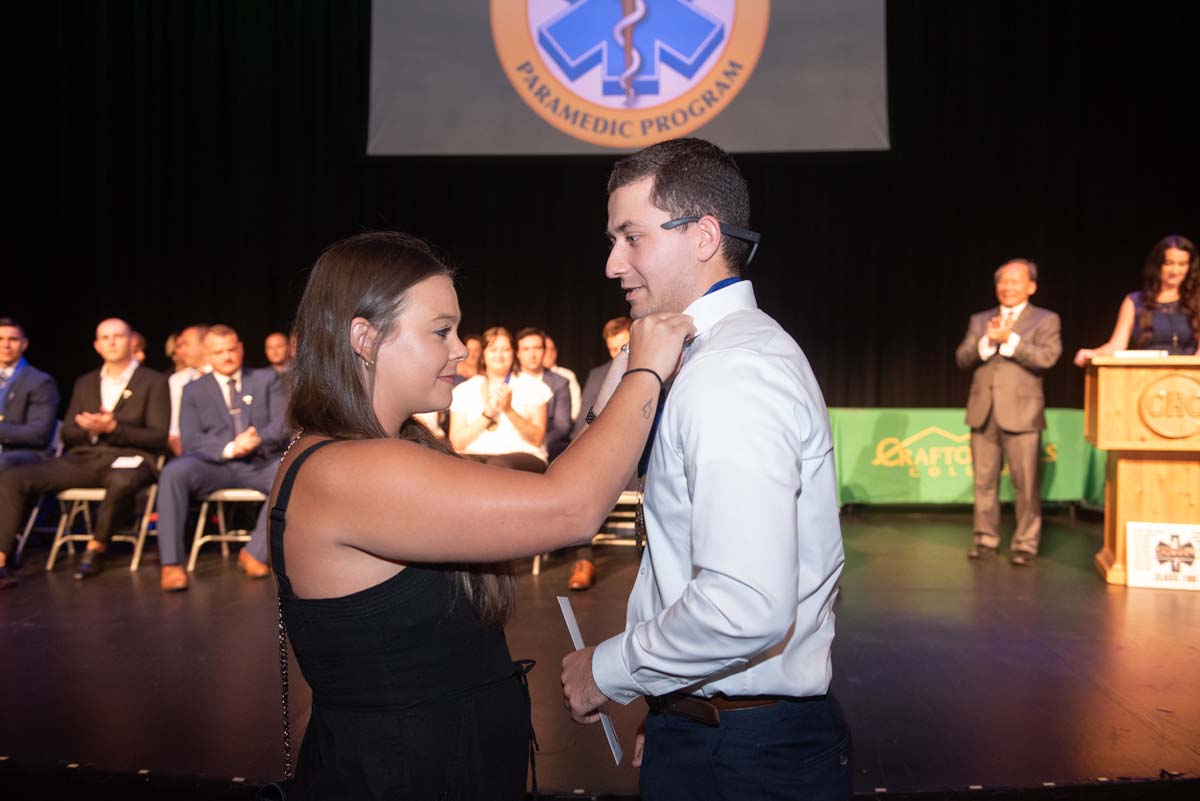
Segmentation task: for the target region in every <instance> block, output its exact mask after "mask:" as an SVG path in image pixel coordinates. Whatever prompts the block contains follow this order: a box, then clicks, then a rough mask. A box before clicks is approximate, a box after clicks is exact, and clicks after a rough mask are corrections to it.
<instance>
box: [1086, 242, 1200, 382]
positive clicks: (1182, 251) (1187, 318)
mask: <svg viewBox="0 0 1200 801" xmlns="http://www.w3.org/2000/svg"><path fill="white" fill-rule="evenodd" d="M1144 275H1145V283H1144V286H1143V288H1142V289H1141V290H1139V291H1137V292H1130V293H1129V294H1128V295H1126V296H1125V300H1123V301H1121V310H1120V311H1119V312H1117V324H1116V327H1114V328H1113V332H1112V336H1111V337H1110V338H1109V340H1108V342H1105V343H1104V344H1103V345H1101V346H1100V347H1098V348H1081V349H1080V350H1079V351H1078V352H1077V353H1076V354H1075V364H1076V365H1078V366H1079V367H1083V366H1084V365H1086V364H1087V363H1088V362H1090V361H1091V360H1092V357H1093V356H1108V355H1110V354H1111V353H1113V352H1115V351H1118V350H1126V349H1134V350H1165V351H1167V352H1168V353H1170V354H1171V355H1173V356H1175V355H1187V354H1192V353H1195V352H1196V343H1197V341H1198V340H1200V264H1198V263H1197V257H1196V246H1195V245H1193V244H1192V242H1191V240H1189V239H1187V238H1186V237H1182V236H1175V235H1172V236H1166V237H1163V238H1162V239H1160V240H1159V241H1158V242H1157V243H1156V244H1155V245H1154V247H1153V248H1151V249H1150V254H1149V255H1148V256H1146V265H1145V271H1144Z"/></svg>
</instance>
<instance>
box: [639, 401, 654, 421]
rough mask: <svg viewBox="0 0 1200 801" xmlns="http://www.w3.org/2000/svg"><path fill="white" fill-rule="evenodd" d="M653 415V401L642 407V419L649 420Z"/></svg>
mask: <svg viewBox="0 0 1200 801" xmlns="http://www.w3.org/2000/svg"><path fill="white" fill-rule="evenodd" d="M653 415H654V399H653V398H651V399H650V400H648V401H646V405H645V406H643V407H642V417H644V418H646V419H647V420H649V419H650V418H651V417H652V416H653Z"/></svg>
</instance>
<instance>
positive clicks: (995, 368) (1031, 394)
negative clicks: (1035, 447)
mask: <svg viewBox="0 0 1200 801" xmlns="http://www.w3.org/2000/svg"><path fill="white" fill-rule="evenodd" d="M999 313H1000V307H998V306H996V307H993V308H991V309H986V310H984V311H981V312H977V313H975V314H972V315H971V321H970V323H968V324H967V333H966V336H964V337H963V341H962V344H960V345H959V346H958V350H957V351H956V352H955V354H954V356H955V360H956V361H957V362H958V366H959V368H961V369H963V370H973V371H974V375H972V377H971V392H970V395H969V396H968V397H967V425H969V426H970V427H971V428H981V427H982V426H983V425H984V424H985V423H986V422H987V419H988V415H989V414H992V413H994V414H995V415H996V424H997V425H999V426H1000V428H1002V429H1004V430H1005V431H1010V432H1013V433H1021V432H1025V431H1041V430H1043V429H1044V428H1045V427H1046V416H1045V414H1044V412H1045V408H1046V400H1045V397H1044V396H1043V395H1042V374H1043V373H1045V372H1046V371H1047V370H1049V369H1050V368H1051V367H1053V366H1054V364H1055V363H1056V362H1057V361H1058V357H1059V356H1061V355H1062V336H1061V324H1060V322H1059V319H1058V315H1057V314H1055V313H1054V312H1052V311H1050V310H1048V309H1042V308H1039V307H1037V306H1034V305H1033V304H1032V303H1029V304H1027V305H1026V306H1025V309H1024V311H1022V312H1021V316H1020V317H1018V318H1017V322H1016V324H1015V325H1014V326H1013V333H1015V334H1017V335H1019V336H1020V337H1021V341H1020V342H1019V343H1018V344H1017V347H1016V350H1015V351H1013V355H1012V358H1011V359H1010V358H1007V357H1005V356H1002V355H1000V353H998V352H997V353H996V354H995V355H993V356H992V357H991V358H990V359H988V360H987V361H986V362H985V361H983V360H981V359H980V358H979V340H980V339H981V338H982V337H983V336H984V334H985V333H987V324H988V321H989V320H991V319H992V318H993V317H995V316H996V315H998V314H999Z"/></svg>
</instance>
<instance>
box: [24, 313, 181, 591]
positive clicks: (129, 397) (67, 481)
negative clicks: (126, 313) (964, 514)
mask: <svg viewBox="0 0 1200 801" xmlns="http://www.w3.org/2000/svg"><path fill="white" fill-rule="evenodd" d="M131 333H132V332H131V331H130V328H129V324H128V323H126V322H125V321H124V320H118V319H116V318H110V319H108V320H104V321H103V322H101V323H100V325H98V326H96V341H95V342H94V343H93V347H94V348H95V349H96V353H98V354H99V355H100V358H102V359H103V360H104V366H103V367H101V368H99V369H97V370H92V371H91V372H89V373H85V374H84V375H82V376H80V378H79V380H77V381H76V382H75V388H74V390H73V391H72V392H71V402H70V403H69V404H68V405H67V417H66V421H65V423H64V424H63V429H62V441H63V447H64V448H65V449H66V450H65V452H64V453H63V455H62V457H61V458H59V459H45V460H43V461H39V462H33V463H31V464H25V465H20V466H18V467H12V468H9V469H8V470H4V471H3V472H0V554H2V553H7V551H8V549H9V547H10V546H11V545H12V538H13V535H14V533H15V532H16V530H17V528H18V527H19V526H20V524H21V520H22V519H23V518H24V516H25V511H26V509H25V503H26V501H28V500H30V499H33V498H36V497H37V496H38V495H42V494H45V493H48V492H57V491H59V490H63V489H67V488H68V487H103V488H104V490H105V496H104V500H103V501H101V502H100V507H99V509H98V510H97V512H96V518H95V525H94V526H93V528H92V540H91V542H89V543H88V545H87V551H86V552H85V553H84V554H83V556H82V557H81V558H80V559H79V562H78V563H76V565H75V578H76V579H86V578H91V577H92V576H95V575H96V574H98V573H99V572H100V570H101V569H102V567H103V565H104V552H105V551H106V550H107V549H108V543H109V540H110V539H111V538H112V535H113V533H114V529H115V528H116V526H118V525H121V524H123V523H125V522H126V521H127V520H128V519H129V518H131V517H132V516H133V511H134V507H135V500H136V498H137V493H138V491H139V490H141V489H142V488H143V487H147V486H149V485H150V484H153V483H154V473H155V470H156V465H155V460H156V459H157V458H158V456H159V455H160V454H162V453H164V452H165V451H166V448H167V427H168V425H169V424H170V422H171V401H170V398H169V396H168V393H167V379H166V377H165V376H163V375H161V374H159V373H156V372H154V371H153V370H150V369H149V368H146V367H143V366H142V365H141V364H139V363H138V361H137V359H135V358H133V348H132V340H131V336H130V335H131ZM2 564H4V562H3V561H0V565H2ZM10 578H11V577H10ZM3 586H4V580H2V579H0V587H3Z"/></svg>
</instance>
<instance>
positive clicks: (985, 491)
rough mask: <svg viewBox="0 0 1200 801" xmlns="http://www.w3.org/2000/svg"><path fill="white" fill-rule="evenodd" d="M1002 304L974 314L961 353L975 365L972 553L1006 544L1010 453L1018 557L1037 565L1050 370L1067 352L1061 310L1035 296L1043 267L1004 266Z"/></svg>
mask: <svg viewBox="0 0 1200 801" xmlns="http://www.w3.org/2000/svg"><path fill="white" fill-rule="evenodd" d="M995 280H996V297H997V298H998V299H999V301H1000V307H999V308H995V307H993V308H990V309H985V310H984V311H981V312H978V313H976V314H973V315H971V321H970V323H969V324H968V325H967V334H966V336H965V337H963V341H962V344H960V345H959V346H958V351H957V352H956V353H955V359H956V361H957V362H958V366H959V367H960V368H961V369H963V370H972V371H974V374H973V375H972V377H971V392H970V395H969V397H968V399H967V425H969V426H970V427H971V460H972V462H973V464H974V471H975V522H974V528H975V537H974V544H973V545H972V546H971V549H970V550H969V551H967V556H969V557H970V558H972V559H980V558H983V557H985V556H989V555H991V554H994V553H995V552H996V550H997V549H998V548H999V547H1000V533H999V528H1000V499H999V485H1000V463H1001V458H1002V457H1006V458H1007V459H1008V467H1009V472H1010V473H1011V474H1012V481H1013V488H1014V490H1015V491H1016V499H1017V503H1016V506H1017V529H1016V531H1015V532H1014V533H1013V538H1012V563H1013V564H1014V565H1027V564H1030V563H1031V562H1032V561H1033V559H1034V557H1036V556H1037V552H1038V543H1039V541H1040V539H1041V533H1042V502H1041V476H1040V471H1039V469H1038V468H1039V465H1040V458H1041V450H1042V448H1041V438H1042V430H1043V429H1045V427H1046V418H1045V414H1044V411H1045V407H1046V401H1045V399H1044V397H1043V396H1042V374H1043V373H1045V372H1046V371H1047V370H1049V369H1050V368H1051V367H1053V366H1054V364H1055V362H1057V361H1058V357H1059V356H1060V355H1062V338H1061V335H1060V324H1059V319H1058V315H1057V314H1055V313H1054V312H1052V311H1048V310H1047V309H1040V308H1038V307H1036V306H1034V305H1033V304H1032V303H1030V302H1029V298H1030V296H1032V295H1033V293H1034V292H1036V291H1037V265H1036V264H1034V263H1033V262H1031V261H1028V260H1027V259H1013V260H1012V261H1009V262H1006V263H1004V264H1002V265H1001V266H1000V268H999V269H997V270H996V274H995Z"/></svg>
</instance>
